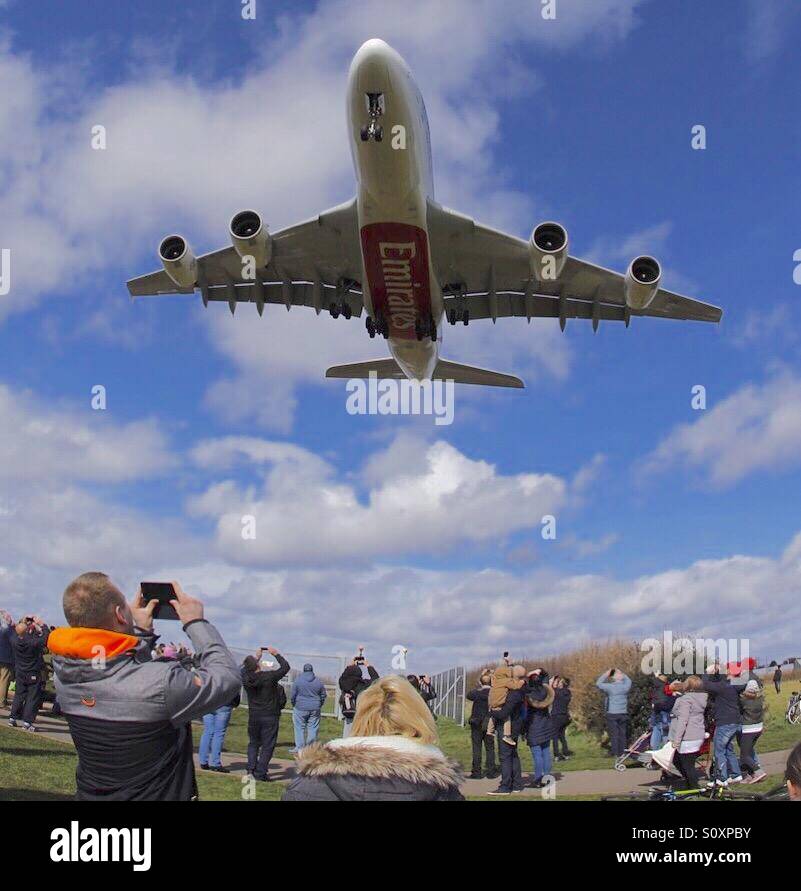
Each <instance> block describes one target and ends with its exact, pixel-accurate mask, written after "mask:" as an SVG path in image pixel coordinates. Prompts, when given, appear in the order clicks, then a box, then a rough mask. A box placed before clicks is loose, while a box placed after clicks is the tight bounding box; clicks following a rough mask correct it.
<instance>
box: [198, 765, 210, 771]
mask: <svg viewBox="0 0 801 891" xmlns="http://www.w3.org/2000/svg"><path fill="white" fill-rule="evenodd" d="M200 769H201V770H208V769H209V766H208V764H201V765H200Z"/></svg>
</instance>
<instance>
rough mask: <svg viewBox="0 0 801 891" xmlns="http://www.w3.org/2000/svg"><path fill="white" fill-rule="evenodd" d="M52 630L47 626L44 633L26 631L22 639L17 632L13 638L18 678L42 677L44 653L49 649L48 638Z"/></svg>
mask: <svg viewBox="0 0 801 891" xmlns="http://www.w3.org/2000/svg"><path fill="white" fill-rule="evenodd" d="M49 634H50V629H49V628H48V627H47V626H46V625H45V626H44V628H43V629H42V633H41V634H38V633H36V632H31V631H26V632H25V634H23V635H22V637H20V636H19V635H18V634H17V633H16V631H15V632H14V634H13V635H12V637H11V646H12V648H13V650H14V670H15V672H16V674H17V676H18V677H24V678H27V677H30V678H32V677H33V676H34V675H40V676H41V674H42V672H43V671H44V668H45V662H44V651H45V650H46V649H47V638H48V635H49Z"/></svg>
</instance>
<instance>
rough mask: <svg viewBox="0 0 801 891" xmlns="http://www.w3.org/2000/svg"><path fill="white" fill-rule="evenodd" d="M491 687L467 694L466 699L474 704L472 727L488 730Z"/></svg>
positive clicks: (470, 722)
mask: <svg viewBox="0 0 801 891" xmlns="http://www.w3.org/2000/svg"><path fill="white" fill-rule="evenodd" d="M489 691H490V688H489V687H476V688H475V690H470V692H469V693H467V694H466V698H467V699H469V700H470V702H472V703H473V710H472V711H471V713H470V721H469V722H468V723H469V724H470V726H471V727H484V728H486V726H487V722H488V721H489Z"/></svg>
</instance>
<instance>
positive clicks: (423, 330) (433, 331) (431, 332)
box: [414, 316, 437, 341]
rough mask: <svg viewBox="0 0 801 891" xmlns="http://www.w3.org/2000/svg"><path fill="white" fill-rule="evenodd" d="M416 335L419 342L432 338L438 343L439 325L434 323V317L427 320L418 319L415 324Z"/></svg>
mask: <svg viewBox="0 0 801 891" xmlns="http://www.w3.org/2000/svg"><path fill="white" fill-rule="evenodd" d="M414 334H415V337H416V338H417V339H418V341H420V340H422V339H423V338H424V337H430V338H431V340H432V341H436V339H437V323H436V322H435V321H434V317H433V316H429V317H428V318H427V319H421V318H420V317H418V318H417V319H416V320H415V323H414Z"/></svg>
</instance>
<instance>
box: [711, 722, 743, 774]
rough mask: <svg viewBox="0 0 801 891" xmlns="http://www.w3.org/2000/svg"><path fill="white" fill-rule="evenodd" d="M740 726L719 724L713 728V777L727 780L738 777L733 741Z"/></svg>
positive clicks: (738, 771)
mask: <svg viewBox="0 0 801 891" xmlns="http://www.w3.org/2000/svg"><path fill="white" fill-rule="evenodd" d="M741 727H742V724H720V725H719V726H718V727H716V728H715V736H714V738H713V740H712V747H713V750H714V753H715V776H716V777H717V779H719V780H727V779H728V778H729V777H730V776H732V777H736V776H739V775H740V762H739V761H738V760H737V756H736V755H735V754H734V740H735V738H736V737H737V734H738V733H739V732H740V728H741Z"/></svg>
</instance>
